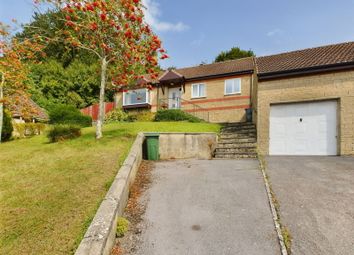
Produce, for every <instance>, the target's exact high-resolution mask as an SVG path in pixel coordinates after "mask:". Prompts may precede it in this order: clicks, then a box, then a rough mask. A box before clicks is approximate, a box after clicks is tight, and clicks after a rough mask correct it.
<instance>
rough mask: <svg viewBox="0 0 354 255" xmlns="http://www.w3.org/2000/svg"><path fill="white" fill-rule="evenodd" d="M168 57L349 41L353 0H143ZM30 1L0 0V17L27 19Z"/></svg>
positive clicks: (353, 34)
mask: <svg viewBox="0 0 354 255" xmlns="http://www.w3.org/2000/svg"><path fill="white" fill-rule="evenodd" d="M143 2H144V4H145V5H146V6H147V8H148V9H147V11H146V14H145V15H146V22H148V23H149V24H150V25H151V26H152V27H153V30H154V31H155V32H156V33H157V34H158V35H159V36H160V38H161V39H162V41H163V45H164V47H165V48H166V50H167V51H168V54H169V55H170V59H168V60H165V61H163V62H161V66H162V67H164V68H166V67H170V66H175V67H178V68H180V67H187V66H193V65H199V64H200V63H202V62H206V63H212V62H213V60H214V59H215V57H216V56H217V55H218V54H219V53H220V52H221V51H225V50H228V49H230V48H231V47H233V46H237V47H240V48H241V49H245V50H249V49H251V50H253V51H254V52H255V53H256V55H257V56H264V55H270V54H276V53H280V52H285V51H291V50H297V49H303V48H310V47H316V46H321V45H327V44H332V43H339V42H347V41H354V0H247V1H246V0H244V1H241V0H176V1H172V0H143ZM33 10H34V9H33V5H32V0H0V21H4V22H9V21H10V20H11V19H12V18H15V19H17V20H18V21H19V22H28V21H29V20H30V19H31V16H32V13H33Z"/></svg>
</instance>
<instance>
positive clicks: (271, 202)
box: [258, 155, 289, 255]
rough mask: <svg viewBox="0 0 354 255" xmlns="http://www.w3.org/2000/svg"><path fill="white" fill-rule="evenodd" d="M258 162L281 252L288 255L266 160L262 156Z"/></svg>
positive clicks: (259, 156)
mask: <svg viewBox="0 0 354 255" xmlns="http://www.w3.org/2000/svg"><path fill="white" fill-rule="evenodd" d="M258 162H259V167H260V169H261V171H262V175H263V180H264V185H265V188H266V191H267V196H268V202H269V205H270V209H271V212H272V215H273V222H274V226H275V230H276V232H277V236H278V241H279V245H280V251H281V254H282V255H288V254H289V253H288V250H287V247H286V245H285V241H284V239H285V238H284V236H283V232H282V227H281V223H280V218H279V215H278V211H277V209H276V206H275V203H274V200H276V198H275V197H274V195H273V193H272V191H271V186H270V183H269V180H268V176H267V173H266V171H265V160H264V157H263V156H262V155H258Z"/></svg>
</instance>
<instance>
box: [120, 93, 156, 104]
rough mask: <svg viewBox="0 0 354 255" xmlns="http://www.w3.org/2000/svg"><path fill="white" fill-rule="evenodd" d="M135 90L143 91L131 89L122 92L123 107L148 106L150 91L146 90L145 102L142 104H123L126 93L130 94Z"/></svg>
mask: <svg viewBox="0 0 354 255" xmlns="http://www.w3.org/2000/svg"><path fill="white" fill-rule="evenodd" d="M135 90H143V89H132V90H128V92H123V106H132V105H141V104H150V91H149V90H148V89H145V93H146V101H145V102H142V103H135V104H126V103H125V97H126V94H127V93H132V92H133V91H135Z"/></svg>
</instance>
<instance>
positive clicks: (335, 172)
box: [266, 157, 354, 255]
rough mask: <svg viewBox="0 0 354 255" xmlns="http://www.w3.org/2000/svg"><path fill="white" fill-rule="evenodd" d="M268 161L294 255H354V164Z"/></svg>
mask: <svg viewBox="0 0 354 255" xmlns="http://www.w3.org/2000/svg"><path fill="white" fill-rule="evenodd" d="M266 160H267V171H268V174H269V176H270V181H271V183H272V187H273V190H274V192H275V194H276V196H277V199H278V201H279V202H280V214H281V220H282V222H283V223H285V225H286V226H287V227H288V229H289V231H290V233H291V235H292V237H293V242H292V251H293V254H301V255H306V254H311V255H317V254H321V255H325V254H330V255H334V254H341V255H347V254H348V255H349V254H354V158H344V157H268V158H267V159H266Z"/></svg>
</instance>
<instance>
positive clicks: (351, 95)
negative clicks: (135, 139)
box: [115, 42, 354, 155]
mask: <svg viewBox="0 0 354 255" xmlns="http://www.w3.org/2000/svg"><path fill="white" fill-rule="evenodd" d="M145 79H146V82H148V83H151V84H153V85H154V86H153V89H152V90H148V89H145V88H143V89H135V90H129V91H121V92H118V93H117V94H116V99H115V101H116V106H117V107H122V108H123V109H149V110H151V111H153V112H155V111H156V110H157V109H164V108H168V109H181V110H183V111H187V112H190V113H191V114H194V115H196V116H198V117H200V118H203V119H205V120H207V121H210V122H217V123H225V122H244V121H246V120H250V118H249V117H250V115H248V116H247V114H246V113H247V112H250V111H252V119H251V121H252V122H253V123H254V124H255V125H256V127H257V144H258V149H259V151H260V152H261V153H263V154H266V155H268V154H270V155H353V154H354V42H349V43H340V44H335V45H328V46H322V47H316V48H310V49H304V50H298V51H293V52H287V53H282V54H276V55H271V56H264V57H256V58H244V59H239V60H232V61H225V62H222V63H213V64H209V65H200V66H196V67H189V68H182V69H175V70H169V71H166V72H165V73H163V74H162V75H161V76H160V78H159V79H158V80H157V81H152V80H149V79H148V77H146V78H145ZM246 110H247V111H246Z"/></svg>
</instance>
